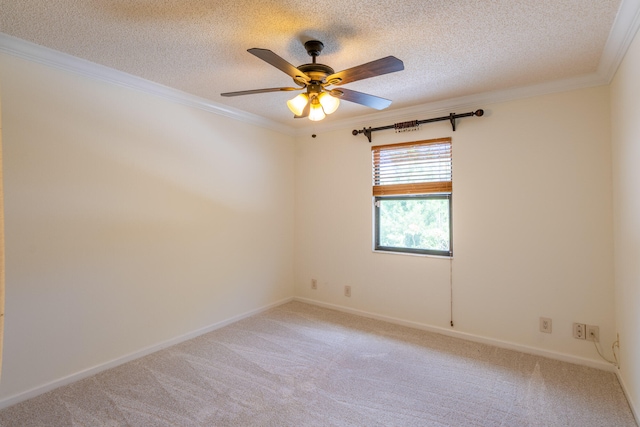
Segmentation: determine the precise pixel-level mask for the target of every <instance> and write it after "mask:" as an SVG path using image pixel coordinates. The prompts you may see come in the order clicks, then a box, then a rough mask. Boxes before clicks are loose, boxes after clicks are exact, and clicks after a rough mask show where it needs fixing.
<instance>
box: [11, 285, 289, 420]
mask: <svg viewBox="0 0 640 427" xmlns="http://www.w3.org/2000/svg"><path fill="white" fill-rule="evenodd" d="M291 301H293V298H292V297H290V298H285V299H283V300H280V301H276V302H274V303H272V304H268V305H265V306H262V307H260V308H257V309H255V310H251V311H248V312H246V313H242V314H239V315H237V316H233V317H231V318H229V319H225V320H222V321H220V322H217V323H214V324H213V325H209V326H206V327H204V328H200V329H197V330H195V331H193V332H189V333H187V334H184V335H181V336H178V337H175V338H172V339H170V340H167V341H163V342H161V343H158V344H155V345H152V346H149V347H146V348H143V349H141V350H138V351H135V352H133V353H129V354H127V355H124V356H122V357H118V358H116V359H113V360H110V361H108V362H105V363H101V364H99V365H96V366H93V367H91V368H87V369H84V370H82V371H80V372H76V373H74V374H71V375H67V376H66V377H63V378H60V379H57V380H55V381H51V382H49V383H47V384H43V385H41V386H38V387H34V388H32V389H30V390H27V391H25V392H22V393H18V394H15V395H13V396H9V397H7V398H4V399H2V400H0V409H4V408H7V407H9V406H12V405H15V404H16V403H20V402H22V401H25V400H28V399H32V398H34V397H36V396H39V395H41V394H43V393H46V392H49V391H51V390H54V389H56V388H58V387H62V386H65V385H68V384H71V383H74V382H76V381H79V380H82V379H84V378H87V377H90V376H92V375H95V374H97V373H100V372H102V371H106V370H107V369H111V368H115V367H116V366H120V365H122V364H124V363H127V362H130V361H132V360H135V359H139V358H141V357H144V356H147V355H149V354H151V353H155V352H156V351H159V350H162V349H165V348H167V347H171V346H173V345H176V344H179V343H181V342H184V341H187V340H190V339H193V338H196V337H198V336H200V335H203V334H206V333H208V332H211V331H214V330H216V329H220V328H222V327H224V326H227V325H230V324H232V323H235V322H237V321H239V320H242V319H245V318H247V317H250V316H253V315H256V314H258V313H262V312H263V311H266V310H269V309H272V308H274V307H277V306H279V305H282V304H286V303H288V302H291Z"/></svg>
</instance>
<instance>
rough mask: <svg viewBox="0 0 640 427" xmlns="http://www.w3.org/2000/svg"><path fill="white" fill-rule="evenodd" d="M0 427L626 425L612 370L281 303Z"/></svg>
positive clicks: (77, 387) (626, 411)
mask: <svg viewBox="0 0 640 427" xmlns="http://www.w3.org/2000/svg"><path fill="white" fill-rule="evenodd" d="M0 425H1V426H6V427H9V426H21V427H24V426H90V427H100V426H110V427H114V426H145V427H149V426H180V427H188V426H399V427H408V426H519V427H522V426H580V427H585V426H598V427H601V426H617V427H621V426H636V424H635V421H634V419H633V415H632V413H631V410H630V408H629V406H628V403H627V401H626V399H625V396H624V394H623V391H622V389H621V387H620V384H619V383H618V381H617V378H616V376H615V375H614V374H613V373H611V372H606V371H602V370H598V369H593V368H588V367H584V366H579V365H574V364H570V363H565V362H560V361H556V360H551V359H547V358H543V357H539V356H533V355H529V354H524V353H519V352H516V351H511V350H505V349H500V348H497V347H492V346H489V345H484V344H478V343H473V342H468V341H464V340H460V339H456V338H451V337H447V336H443V335H439V334H435V333H430V332H425V331H421V330H416V329H411V328H407V327H402V326H398V325H393V324H389V323H386V322H382V321H377V320H372V319H367V318H363V317H359V316H354V315H350V314H345V313H341V312H338V311H333V310H328V309H324V308H320V307H316V306H312V305H308V304H303V303H300V302H292V303H288V304H285V305H282V306H279V307H277V308H274V309H272V310H269V311H266V312H264V313H261V314H259V315H256V316H253V317H251V318H248V319H244V320H242V321H239V322H236V323H234V324H232V325H229V326H227V327H225V328H221V329H218V330H216V331H213V332H211V333H208V334H205V335H202V336H200V337H198V338H195V339H193V340H190V341H186V342H184V343H181V344H179V345H176V346H173V347H171V348H168V349H165V350H162V351H159V352H157V353H154V354H152V355H150V356H147V357H144V358H141V359H138V360H135V361H133V362H130V363H127V364H124V365H121V366H119V367H117V368H114V369H111V370H108V371H105V372H103V373H100V374H97V375H95V376H93V377H91V378H87V379H85V380H82V381H78V382H76V383H74V384H71V385H69V386H65V387H61V388H59V389H57V390H54V391H52V392H49V393H46V394H43V395H41V396H38V397H36V398H34V399H31V400H29V401H26V402H22V403H19V404H17V405H14V406H12V407H9V408H6V409H4V410H2V411H0Z"/></svg>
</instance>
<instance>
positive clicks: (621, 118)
mask: <svg viewBox="0 0 640 427" xmlns="http://www.w3.org/2000/svg"><path fill="white" fill-rule="evenodd" d="M638 76H640V36H639V35H637V34H636V37H635V40H634V41H633V43H632V44H631V47H630V48H629V50H628V51H627V54H626V56H625V59H624V61H623V62H622V64H621V66H620V68H619V69H618V72H617V74H616V76H615V78H614V81H613V83H612V84H611V129H612V136H613V137H612V141H613V202H614V224H615V226H614V237H615V246H614V253H615V258H614V259H615V285H616V292H615V295H616V324H617V327H618V331H619V332H620V377H621V378H622V382H623V383H624V386H625V389H626V391H627V395H628V397H629V400H630V402H631V404H632V406H633V408H634V411H635V414H636V417H637V418H638V417H640V82H638Z"/></svg>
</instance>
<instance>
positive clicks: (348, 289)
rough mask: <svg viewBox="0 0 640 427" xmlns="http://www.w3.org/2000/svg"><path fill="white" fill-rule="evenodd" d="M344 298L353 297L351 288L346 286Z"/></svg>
mask: <svg viewBox="0 0 640 427" xmlns="http://www.w3.org/2000/svg"><path fill="white" fill-rule="evenodd" d="M344 296H345V297H350V296H351V286H345V287H344Z"/></svg>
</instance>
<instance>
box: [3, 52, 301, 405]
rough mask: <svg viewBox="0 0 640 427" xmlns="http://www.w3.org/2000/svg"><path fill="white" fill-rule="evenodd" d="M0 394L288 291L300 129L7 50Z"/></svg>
mask: <svg viewBox="0 0 640 427" xmlns="http://www.w3.org/2000/svg"><path fill="white" fill-rule="evenodd" d="M0 80H1V83H2V88H3V93H2V107H3V111H2V113H3V114H2V115H3V143H4V153H3V154H4V167H5V168H4V178H5V180H4V184H5V218H6V227H7V233H6V259H7V271H6V273H7V275H6V278H7V288H6V291H7V293H6V297H7V298H6V302H7V304H6V323H5V352H4V356H5V357H4V375H3V378H2V382H0V399H6V398H8V397H10V396H15V395H17V394H20V393H24V392H25V391H28V390H30V389H32V388H37V387H42V386H43V385H46V384H47V383H49V382H52V381H59V380H60V379H64V378H65V377H66V376H69V375H75V374H77V373H79V372H81V371H83V370H85V369H91V368H93V367H96V366H100V365H102V364H105V363H108V362H109V361H112V360H116V359H118V358H122V357H126V356H127V355H130V354H135V353H136V352H140V351H141V350H144V349H146V348H149V347H153V346H156V345H158V344H159V343H163V342H166V341H168V340H172V339H175V338H176V337H180V336H183V335H184V334H190V333H193V332H194V331H197V330H199V329H201V328H206V327H208V326H210V325H213V324H216V323H217V322H221V321H225V320H228V319H230V318H233V317H234V316H239V315H242V314H244V313H247V312H250V311H252V310H256V309H260V308H261V307H265V306H267V305H270V304H273V303H276V302H279V301H282V300H283V299H286V298H290V297H291V296H292V293H293V262H292V260H293V214H294V199H293V196H294V193H293V191H294V187H293V185H294V184H293V182H294V179H293V173H294V165H293V162H294V151H293V140H292V138H291V137H290V136H284V135H282V134H279V133H276V132H273V131H269V130H265V129H262V128H258V127H256V126H252V125H248V124H243V123H242V122H238V121H234V120H231V119H227V118H223V117H219V116H216V115H214V114H210V113H207V112H204V111H200V110H197V109H193V108H189V107H186V106H182V105H178V104H175V103H170V102H167V101H164V100H161V99H159V98H156V97H153V96H150V95H147V94H144V93H141V92H137V91H134V90H131V89H126V88H123V87H119V86H115V85H112V84H109V83H105V82H102V81H94V80H91V79H87V78H84V77H81V76H78V75H75V74H71V73H69V72H65V71H60V70H57V69H53V68H48V67H45V66H41V65H38V64H35V63H31V62H26V61H23V60H21V59H18V58H15V57H11V56H6V55H2V56H0Z"/></svg>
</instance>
